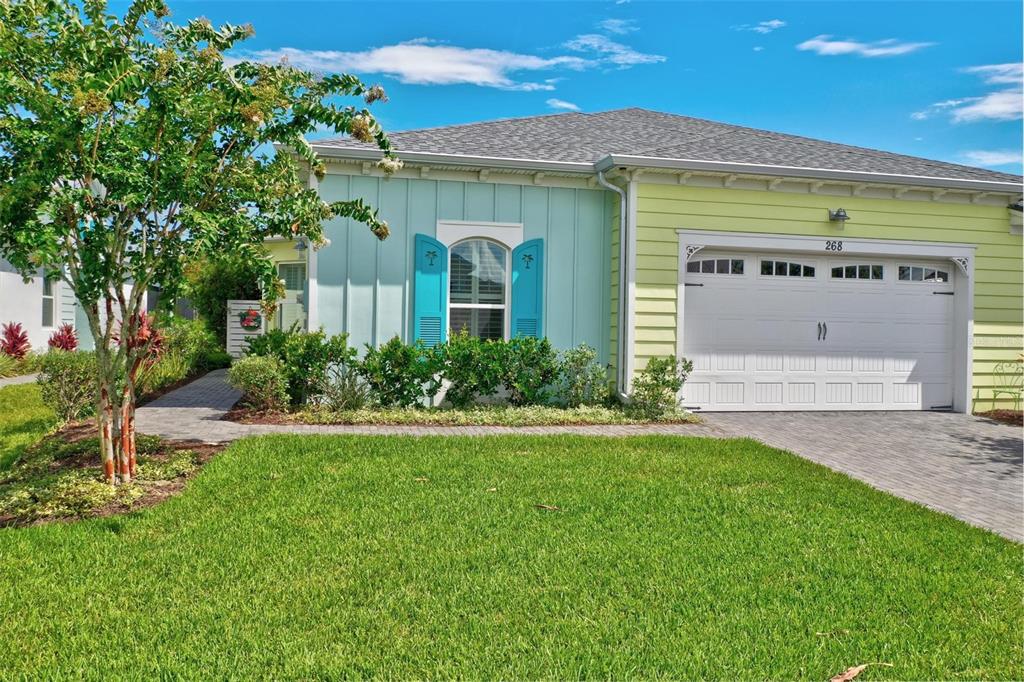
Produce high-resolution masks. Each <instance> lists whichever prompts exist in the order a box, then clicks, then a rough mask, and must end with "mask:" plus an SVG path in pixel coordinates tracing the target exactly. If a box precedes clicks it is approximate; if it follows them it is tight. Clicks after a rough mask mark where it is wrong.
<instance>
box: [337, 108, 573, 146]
mask: <svg viewBox="0 0 1024 682" xmlns="http://www.w3.org/2000/svg"><path fill="white" fill-rule="evenodd" d="M588 115H589V114H587V113H585V112H582V111H561V112H558V113H557V114H540V115H538V116H509V117H508V118H492V119H488V120H486V121H473V122H472V123H449V124H447V125H438V126H427V127H426V128H409V129H408V130H393V131H391V132H389V133H388V136H391V135H405V134H407V133H426V132H430V131H431V130H452V129H453V128H471V127H473V126H482V125H487V124H490V123H508V122H510V121H525V120H531V121H536V120H537V119H541V118H557V117H559V116H565V117H568V116H588ZM349 139H351V138H350V137H348V136H347V135H339V136H338V137H324V138H321V139H319V140H317V142H333V141H335V140H349Z"/></svg>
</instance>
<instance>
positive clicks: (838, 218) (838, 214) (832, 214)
mask: <svg viewBox="0 0 1024 682" xmlns="http://www.w3.org/2000/svg"><path fill="white" fill-rule="evenodd" d="M849 219H850V216H848V215H847V214H846V209H845V208H837V209H836V210H834V211H833V210H832V209H831V208H830V209H829V210H828V221H829V222H830V223H839V229H843V223H845V222H846V221H847V220H849Z"/></svg>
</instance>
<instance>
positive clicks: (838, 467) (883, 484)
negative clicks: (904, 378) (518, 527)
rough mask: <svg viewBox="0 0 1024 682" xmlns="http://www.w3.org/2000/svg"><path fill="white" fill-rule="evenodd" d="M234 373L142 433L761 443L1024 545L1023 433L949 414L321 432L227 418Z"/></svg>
mask: <svg viewBox="0 0 1024 682" xmlns="http://www.w3.org/2000/svg"><path fill="white" fill-rule="evenodd" d="M225 374H226V372H225V370H218V371H215V372H211V373H209V374H207V375H206V376H204V377H202V378H200V379H198V380H196V381H194V382H192V383H191V384H188V385H187V386H183V387H182V388H179V389H177V390H175V391H172V392H170V393H168V394H167V395H164V396H162V397H161V398H159V399H157V400H155V401H154V402H152V403H150V404H149V405H146V406H145V407H141V408H139V410H138V429H139V431H140V432H142V433H150V434H154V435H159V436H163V437H165V438H173V439H180V440H199V441H203V442H209V443H220V442H227V441H231V440H235V439H237V438H242V437H245V436H253V435H260V434H271V433H325V434H373V435H417V436H426V435H474V436H476V435H497V434H508V433H514V434H562V433H575V434H586V435H606V436H629V435H641V434H671V435H689V436H713V437H751V438H756V439H758V440H760V441H762V442H764V443H767V444H768V445H771V446H773V447H778V448H782V449H784V450H789V451H791V452H794V453H796V454H798V455H800V456H801V457H804V458H805V459H809V460H811V461H813V462H818V463H819V464H823V465H825V466H827V467H829V468H831V469H834V470H835V471H840V472H843V473H846V474H848V475H850V476H852V477H854V478H857V479H860V480H862V481H864V482H866V483H868V484H869V485H872V486H874V487H876V488H878V489H880V490H885V491H887V492H890V493H892V494H894V495H897V496H899V497H902V498H904V499H907V500H910V501H912V502H918V503H920V504H924V505H926V506H928V507H931V508H933V509H936V510H938V511H942V512H945V513H947V514H951V515H952V516H955V517H957V518H959V519H962V520H964V521H967V522H968V523H970V524H973V525H976V526H981V527H983V528H989V529H991V530H994V531H996V532H997V533H1000V534H1002V535H1004V536H1006V537H1009V538H1012V539H1015V540H1018V541H1024V475H1022V448H1024V441H1022V438H1021V430H1020V429H1018V428H1015V427H1012V426H1006V425H1003V424H998V423H996V422H993V421H990V420H988V419H983V418H980V417H973V416H970V415H964V414H953V413H943V412H873V413H867V412H748V413H739V412H734V413H709V414H705V415H702V416H703V417H704V420H705V423H704V424H658V425H647V426H629V425H623V426H544V427H501V426H461V427H460V426H433V427H431V426H311V425H303V424H294V425H271V424H237V423H235V422H229V421H223V420H222V417H223V416H224V414H225V413H226V412H227V411H228V410H229V409H231V407H232V405H234V404H235V402H236V401H237V400H238V398H239V393H238V392H237V391H235V390H234V389H233V388H231V387H230V386H228V384H227V382H226V380H225Z"/></svg>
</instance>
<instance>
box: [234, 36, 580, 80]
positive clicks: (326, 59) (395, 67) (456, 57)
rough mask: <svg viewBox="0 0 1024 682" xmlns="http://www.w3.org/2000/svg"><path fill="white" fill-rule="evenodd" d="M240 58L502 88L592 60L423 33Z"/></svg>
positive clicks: (337, 70)
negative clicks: (461, 43)
mask: <svg viewBox="0 0 1024 682" xmlns="http://www.w3.org/2000/svg"><path fill="white" fill-rule="evenodd" d="M241 57H242V58H243V59H254V60H257V61H263V62H277V61H281V60H287V61H288V62H289V63H290V64H292V65H293V66H296V67H299V68H302V69H307V70H310V71H318V72H327V73H337V72H352V73H360V74H364V73H376V74H383V75H386V76H391V77H393V78H396V79H398V80H399V81H401V82H402V83H415V84H420V85H455V84H467V83H468V84H472V85H480V86H484V87H492V88H501V89H503V90H525V91H532V90H554V89H555V86H554V85H552V84H551V83H550V82H547V81H543V82H539V83H538V82H531V81H522V80H517V79H515V78H513V74H517V73H521V72H526V71H548V70H552V69H557V68H567V69H573V70H580V69H584V68H587V67H588V66H594V65H595V63H594V62H591V61H588V60H586V59H582V58H580V57H574V56H557V57H551V58H543V57H537V56H535V55H529V54H519V53H516V52H506V51H504V50H489V49H482V48H464V47H454V46H449V45H437V44H434V43H433V41H430V40H429V39H425V38H417V39H415V40H410V41H406V42H403V43H398V44H396V45H387V46H384V47H376V48H373V49H370V50H366V51H363V52H339V51H335V50H300V49H296V48H292V47H284V48H280V49H276V50H258V51H255V52H249V53H243V54H242V55H241Z"/></svg>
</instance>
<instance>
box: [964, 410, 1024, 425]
mask: <svg viewBox="0 0 1024 682" xmlns="http://www.w3.org/2000/svg"><path fill="white" fill-rule="evenodd" d="M975 414H976V415H977V416H979V417H985V418H986V419H991V420H992V421H997V422H1001V423H1003V424H1009V425H1010V426H1024V411H1021V410H990V411H988V412H976V413H975Z"/></svg>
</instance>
